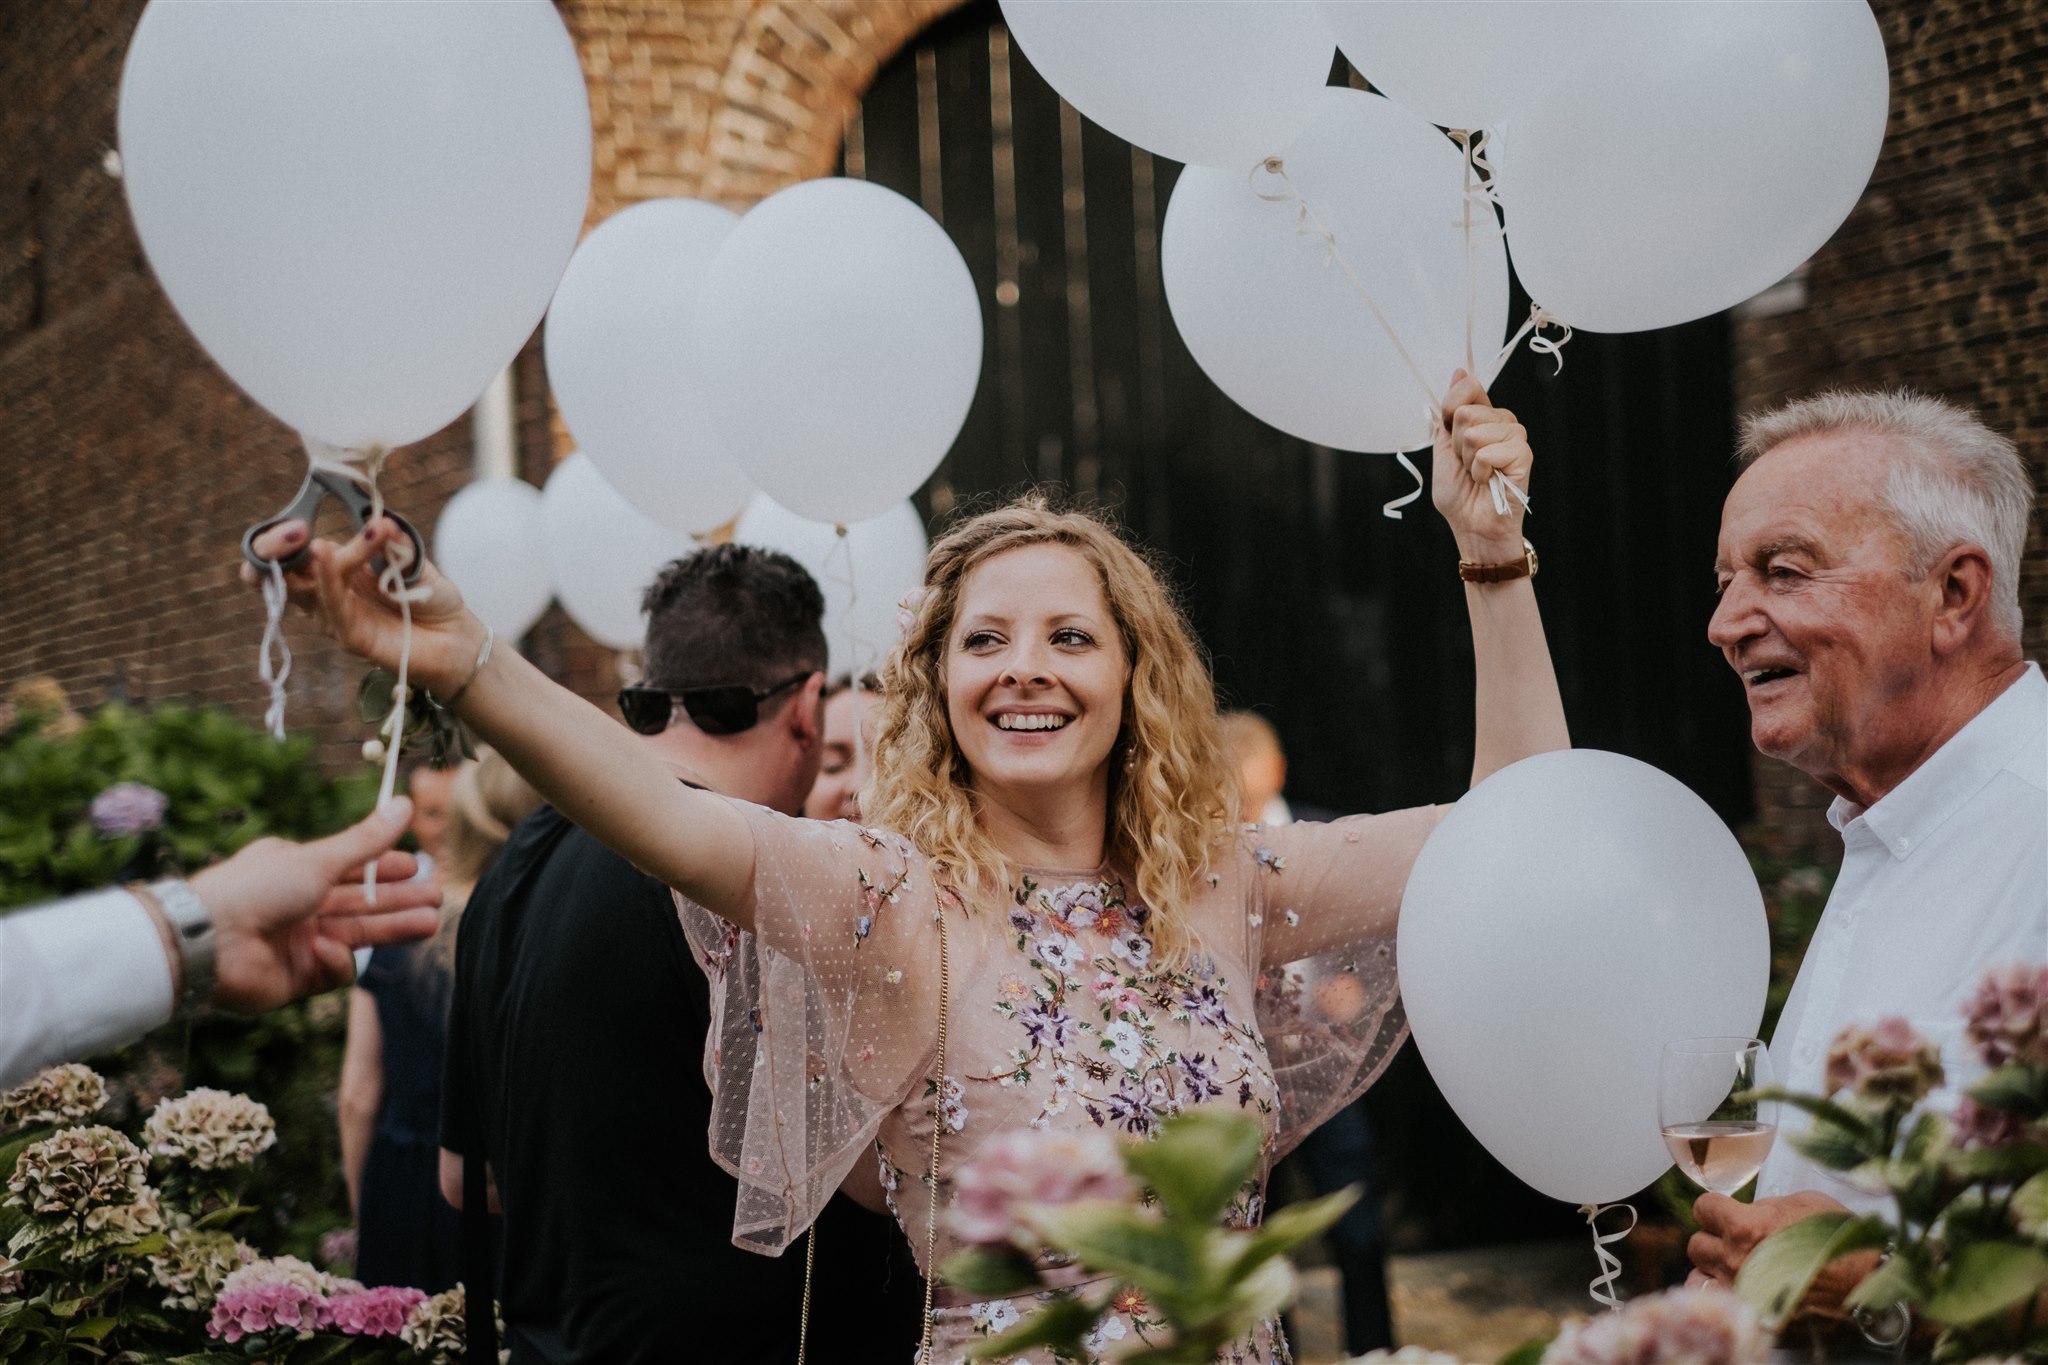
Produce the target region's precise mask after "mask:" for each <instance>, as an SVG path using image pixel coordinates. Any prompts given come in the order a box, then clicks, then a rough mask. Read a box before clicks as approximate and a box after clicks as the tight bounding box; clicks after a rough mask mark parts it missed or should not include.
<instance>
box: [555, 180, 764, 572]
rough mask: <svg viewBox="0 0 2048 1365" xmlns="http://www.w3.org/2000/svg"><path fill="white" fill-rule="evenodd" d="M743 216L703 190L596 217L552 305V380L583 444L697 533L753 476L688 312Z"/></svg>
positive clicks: (663, 513) (671, 521)
mask: <svg viewBox="0 0 2048 1365" xmlns="http://www.w3.org/2000/svg"><path fill="white" fill-rule="evenodd" d="M739 221H740V217H739V215H738V214H736V213H734V212H733V211H732V210H731V209H727V208H720V207H719V206H718V205H716V204H707V203H704V202H702V201H701V200H696V199H650V200H648V201H646V202H645V203H640V204H635V205H633V206H632V207H631V208H627V209H623V210H621V211H620V212H618V213H615V214H613V215H612V216H611V217H609V218H607V219H605V220H604V221H603V222H602V223H599V224H598V225H597V227H596V228H595V229H594V230H593V231H592V232H591V234H590V235H589V236H588V237H585V238H584V239H583V244H582V245H581V246H579V247H577V248H576V254H575V256H573V257H571V258H570V261H569V269H568V270H567V271H566V272H565V273H564V274H563V275H562V284H561V287H560V288H559V289H557V290H556V291H555V301H554V303H552V304H551V305H549V307H548V322H547V332H546V348H547V352H546V353H547V365H548V387H549V388H550V389H552V390H553V391H554V395H555V402H556V404H557V405H558V406H559V407H560V408H561V410H562V420H563V422H565V423H566V424H567V425H568V427H569V434H570V435H572V436H574V437H575V438H576V444H577V446H578V447H579V448H580V449H581V450H582V451H583V453H584V454H585V455H588V456H589V457H590V459H591V461H592V462H593V463H594V464H596V465H597V467H598V469H599V471H600V472H602V473H603V475H604V477H605V482H607V483H609V484H611V486H612V487H614V488H616V489H618V490H619V491H620V492H621V493H623V494H625V495H626V500H627V501H628V502H631V503H632V504H633V505H634V506H635V507H637V508H639V509H640V510H641V511H642V512H644V513H646V514H647V515H648V516H650V517H652V518H653V519H654V520H656V521H658V522H660V523H662V524H663V525H664V526H673V527H675V528H676V529H677V530H679V531H694V532H697V533H699V534H702V533H704V532H708V531H710V530H712V529H713V528H715V527H718V526H722V525H724V524H725V523H726V522H728V521H731V520H732V519H733V518H734V517H735V516H737V515H739V511H740V509H741V508H742V507H744V506H745V505H746V502H747V495H748V494H750V493H751V492H753V486H752V485H751V484H749V483H748V482H747V476H746V475H744V474H742V473H741V472H740V467H739V465H737V464H736V463H734V461H733V458H732V456H731V455H730V454H728V453H727V452H726V450H725V447H724V445H723V443H722V442H721V441H720V440H719V438H718V434H717V433H716V431H715V430H713V428H712V424H711V418H710V415H709V414H708V413H706V412H705V410H704V395H703V393H702V391H701V389H700V388H699V385H698V375H697V364H696V358H695V356H694V355H693V353H692V351H691V347H690V318H691V315H692V313H693V312H694V311H695V309H696V303H697V293H698V290H699V289H700V288H701V287H702V285H703V283H704V276H705V272H706V271H707V270H709V269H710V266H711V260H712V258H713V257H714V256H716V255H717V254H718V249H719V247H720V246H722V245H723V244H724V242H725V239H726V238H727V237H728V236H729V235H731V233H732V230H733V227H734V225H736V224H737V223H738V222H739Z"/></svg>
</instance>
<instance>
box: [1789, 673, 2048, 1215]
mask: <svg viewBox="0 0 2048 1365" xmlns="http://www.w3.org/2000/svg"><path fill="white" fill-rule="evenodd" d="M1828 822H1829V823H1830V824H1832V825H1833V826H1834V827H1835V828H1836V829H1837V830H1839V831H1840V832H1841V835H1842V844H1843V854H1842V872H1841V876H1840V877H1838V878H1837V879H1836V881H1835V889H1834V891H1833V893H1832V894H1831V895H1830V896H1829V897H1828V904H1827V909H1826V910H1824V911H1823V912H1822V914H1821V919H1820V923H1819V925H1818V926H1816V928H1815V929H1814V934H1813V941H1812V943H1811V944H1810V945H1809V946H1808V948H1807V950H1806V959H1805V961H1804V962H1802V963H1801V964H1800V966H1799V975H1798V977H1797V979H1796V980H1794V982H1793V983H1792V994H1791V996H1790V998H1789V999H1787V1000H1786V1002H1785V1012H1784V1014H1783V1015H1782V1016H1781V1017H1780V1018H1779V1020H1778V1028H1777V1032H1776V1034H1775V1035H1774V1036H1773V1037H1772V1039H1771V1059H1772V1063H1773V1065H1774V1067H1775V1069H1776V1072H1777V1076H1778V1081H1779V1083H1780V1084H1781V1085H1784V1086H1786V1087H1787V1088H1789V1089H1793V1090H1801V1091H1805V1092H1808V1093H1810V1094H1818V1093H1820V1092H1821V1090H1822V1088H1823V1080H1822V1078H1823V1075H1824V1073H1825V1070H1826V1066H1827V1054H1828V1045H1829V1044H1830V1043H1832V1042H1833V1041H1834V1039H1835V1036H1836V1035H1837V1034H1839V1033H1840V1032H1841V1031H1842V1030H1843V1029H1844V1028H1846V1027H1848V1026H1849V1025H1851V1024H1857V1023H1875V1022H1876V1021H1877V1020H1878V1018H1879V1017H1880V1016H1883V1015H1887V1014H1899V1015H1904V1016H1905V1017H1906V1018H1907V1019H1909V1020H1911V1021H1912V1023H1913V1025H1914V1026H1915V1027H1916V1028H1918V1029H1919V1030H1920V1032H1921V1033H1922V1034H1924V1035H1925V1036H1926V1037H1927V1038H1928V1039H1929V1040H1930V1041H1933V1042H1935V1043H1938V1044H1940V1045H1941V1049H1942V1062H1943V1064H1944V1066H1945V1067H1946V1069H1947V1071H1948V1077H1949V1082H1950V1086H1949V1089H1948V1091H1947V1092H1946V1093H1945V1094H1944V1095H1943V1096H1942V1097H1940V1098H1939V1099H1938V1100H1937V1104H1946V1105H1952V1104H1953V1103H1954V1099H1955V1093H1956V1091H1957V1090H1958V1089H1959V1088H1961V1087H1963V1086H1967V1085H1968V1084H1969V1083H1970V1081H1972V1080H1973V1079H1975V1078H1976V1077H1977V1076H1978V1075H1981V1074H1982V1072H1983V1069H1984V1068H1983V1064H1982V1063H1981V1062H1979V1061H1978V1060H1977V1059H1976V1058H1975V1057H1974V1056H1973V1055H1971V1053H1970V1050H1969V1049H1968V1047H1967V1046H1966V1045H1965V1044H1964V1042H1963V1038H1962V1020H1961V1012H1962V1007H1963V1004H1964V1002H1965V1001H1966V1000H1967V999H1968V998H1969V997H1970V995H1971V994H1973V993H1974V992H1975V990H1976V987H1977V984H1978V982H1979V981H1980V980H1981V979H1982V978H1983V975H1984V973H1985V971H1986V970H1987V969H1989V968H1991V967H1994V966H1998V965H2000V964H2002V963H2006V962H2016V961H2026V962H2040V961H2044V960H2048V681H2044V680H2043V678H2042V675H2041V670H2040V668H2039V667H2038V666H2037V665H2034V664H2029V665H2027V671H2026V673H2025V674H2024V675H2023V676H2022V677H2020V678H2019V679H2018V680H2017V681H2015V682H2014V683H2013V684H2012V685H2011V686H2009V687H2007V688H2006V690H2005V691H2004V692H2003V693H2001V694H2000V695H1999V696H1998V697H1997V698H1996V699H1995V700H1994V701H1993V702H1992V703H1991V704H1990V705H1989V706H1987V707H1985V708H1984V709H1983V710H1982V711H1980V712H1978V713H1977V715H1976V716H1975V718H1973V719H1972V720H1971V721H1970V723H1969V724H1968V725H1965V726H1964V727H1963V728H1962V729H1961V730H1959V731H1957V732H1956V734H1955V735H1954V737H1953V738H1951V739H1950V740H1949V742H1948V743H1946V744H1944V745H1942V746H1941V748H1939V749H1938V750H1936V751H1935V752H1934V753H1933V754H1932V755H1931V756H1930V757H1929V758H1928V759H1927V761H1926V762H1924V763H1922V764H1921V765H1920V766H1919V767H1918V768H1916V769H1914V770H1913V772H1912V773H1911V775H1909V776H1908V777H1907V778H1906V780H1905V781H1903V782H1901V783H1900V784H1899V785H1898V786H1897V787H1895V788H1893V789H1892V790H1891V791H1890V792H1888V793H1886V794H1885V796H1884V797H1882V798H1881V799H1880V800H1879V801H1878V802H1877V803H1876V804H1875V805H1872V806H1869V807H1867V808H1866V807H1863V806H1858V805H1856V804H1855V803H1854V802H1851V801H1846V800H1842V799H1840V798H1837V799H1836V801H1835V803H1834V805H1833V806H1832V807H1830V808H1829V810H1828ZM1780 1117H1781V1123H1782V1125H1783V1127H1782V1128H1781V1131H1780V1134H1779V1141H1778V1143H1777V1145H1776V1146H1775V1147H1774V1148H1773V1149H1772V1151H1771V1156H1770V1160H1769V1161H1768V1162H1766V1163H1765V1165H1764V1169H1763V1174H1762V1176H1761V1177H1760V1178H1759V1180H1758V1184H1757V1194H1758V1195H1759V1196H1760V1197H1766V1196H1774V1195H1784V1194H1791V1193H1793V1192H1795V1191H1798V1190H1818V1191H1820V1192H1821V1193H1822V1194H1826V1195H1829V1196H1831V1197H1833V1198H1835V1199H1838V1200H1840V1201H1841V1202H1842V1203H1844V1204H1847V1205H1848V1206H1849V1207H1851V1208H1854V1209H1859V1210H1868V1211H1882V1210H1885V1209H1888V1208H1889V1204H1888V1203H1887V1202H1886V1200H1884V1199H1882V1198H1879V1197H1876V1196H1874V1195H1870V1194H1867V1193H1864V1192H1861V1191H1858V1190H1855V1189H1853V1188H1852V1187H1850V1186H1849V1185H1847V1184H1845V1183H1844V1182H1843V1181H1842V1179H1841V1178H1840V1176H1839V1175H1837V1174H1836V1173H1835V1172H1832V1171H1828V1170H1825V1169H1824V1168H1821V1167H1818V1166H1815V1165H1814V1164H1813V1163H1812V1162H1809V1161H1808V1160H1806V1158H1805V1157H1803V1156H1801V1155H1800V1154H1799V1153H1798V1152H1797V1151H1795V1150H1793V1149H1792V1147H1791V1146H1790V1144H1789V1143H1788V1142H1786V1141H1785V1138H1786V1136H1787V1135H1789V1134H1790V1133H1792V1132H1795V1131H1797V1130H1798V1129H1799V1128H1801V1127H1803V1126H1804V1121H1803V1119H1802V1118H1801V1116H1800V1115H1799V1114H1798V1113H1797V1112H1796V1111H1794V1110H1791V1109H1789V1108H1787V1109H1786V1110H1785V1111H1784V1112H1783V1113H1782V1115H1781V1116H1780Z"/></svg>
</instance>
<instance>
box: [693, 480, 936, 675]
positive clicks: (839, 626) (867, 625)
mask: <svg viewBox="0 0 2048 1365" xmlns="http://www.w3.org/2000/svg"><path fill="white" fill-rule="evenodd" d="M732 538H733V540H734V541H736V542H737V543H739V544H741V545H761V546H765V547H767V548H768V549H771V550H780V551H782V553H784V554H786V555H788V556H789V557H790V558H791V559H794V560H795V561H796V562H797V563H799V564H801V565H803V566H804V568H806V569H808V570H810V574H811V577H813V578H815V579H817V580H818V587H819V588H820V589H821V590H823V592H824V594H825V643H826V646H827V648H828V649H829V650H830V652H831V663H830V664H829V665H827V672H829V673H830V674H831V676H833V677H835V678H837V677H839V676H841V675H842V674H851V675H853V676H855V677H859V676H861V675H863V674H867V673H872V672H874V671H875V670H876V669H877V668H879V667H881V664H882V660H883V659H884V658H885V657H887V655H888V653H889V651H890V650H891V649H894V648H895V647H896V640H897V636H898V634H899V631H898V628H897V624H896V609H897V604H898V603H899V602H901V601H902V600H903V597H904V595H905V594H906V593H908V592H910V590H911V589H913V588H916V587H918V586H919V585H921V584H922V583H923V582H924V561H925V554H926V551H927V550H928V549H929V548H930V547H929V544H928V543H927V541H926V540H925V534H924V519H923V518H922V517H920V516H918V514H917V509H916V508H915V507H912V506H911V505H910V504H909V503H907V502H901V503H898V504H896V506H894V507H892V508H890V509H889V510H888V511H886V512H884V513H882V515H880V516H878V517H871V518H869V519H868V520H866V521H856V522H854V523H853V524H851V525H850V526H848V527H847V528H846V535H845V537H844V538H842V537H841V536H840V535H839V532H838V529H837V528H836V527H833V526H828V525H826V524H825V523H823V522H818V521H810V520H808V519H806V518H804V517H800V516H798V515H797V514H796V513H794V512H792V511H790V510H789V509H788V508H786V507H783V506H782V505H781V504H779V503H777V502H775V501H774V500H773V499H772V498H769V497H767V496H765V495H760V494H757V495H756V496H755V498H754V500H753V501H752V502H750V503H748V504H747V510H746V511H745V512H743V513H741V514H740V519H739V524H738V525H736V526H735V527H733V532H732Z"/></svg>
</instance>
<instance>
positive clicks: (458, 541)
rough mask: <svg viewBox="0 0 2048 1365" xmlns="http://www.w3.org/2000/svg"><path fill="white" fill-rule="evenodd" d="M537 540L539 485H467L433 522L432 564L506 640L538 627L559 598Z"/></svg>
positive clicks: (503, 482) (519, 481) (520, 482)
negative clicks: (536, 622)
mask: <svg viewBox="0 0 2048 1365" xmlns="http://www.w3.org/2000/svg"><path fill="white" fill-rule="evenodd" d="M540 544H541V541H540V490H539V489H538V488H535V487H534V486H533V485H532V484H530V483H527V482H525V481H524V480H522V479H482V480H479V481H478V482H476V483H472V484H469V485H467V486H466V487H464V488H462V489H460V490H458V491H457V492H456V494H455V496H454V497H452V498H450V499H448V505H447V506H446V507H443V508H442V509H441V516H440V519H439V520H438V521H436V522H435V523H434V563H435V564H436V565H437V566H438V567H439V568H440V570H441V572H442V573H444V574H446V575H448V577H449V579H450V581H452V582H453V583H454V584H455V586H456V587H458V588H460V589H461V590H462V600H463V601H465V602H467V603H468V604H469V609H470V610H471V611H473V612H475V613H476V614H477V616H478V617H479V618H480V619H481V620H482V621H483V622H484V624H485V625H487V626H489V627H490V628H491V629H492V630H495V631H497V632H498V634H500V635H502V636H504V637H505V638H506V640H507V641H508V642H509V641H512V640H517V639H518V638H519V637H520V636H522V635H524V634H526V632H527V631H529V630H531V629H533V623H534V622H535V621H538V620H539V619H540V614H541V613H542V612H544V611H546V610H547V609H548V602H549V600H550V599H551V598H553V597H554V595H555V591H554V585H553V583H552V582H551V581H550V580H549V578H548V566H547V560H546V559H544V558H543V557H542V555H541V548H540Z"/></svg>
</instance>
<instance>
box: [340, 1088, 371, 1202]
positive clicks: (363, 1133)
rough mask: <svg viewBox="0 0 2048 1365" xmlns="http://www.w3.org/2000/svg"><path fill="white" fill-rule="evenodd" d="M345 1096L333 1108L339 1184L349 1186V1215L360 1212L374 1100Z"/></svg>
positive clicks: (345, 1094)
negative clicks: (338, 1141) (337, 1133)
mask: <svg viewBox="0 0 2048 1365" xmlns="http://www.w3.org/2000/svg"><path fill="white" fill-rule="evenodd" d="M378 1098H379V1097H371V1098H369V1099H368V1101H367V1102H365V1100H364V1097H362V1096H360V1095H357V1096H351V1095H349V1094H347V1093H346V1092H344V1093H343V1095H342V1096H341V1099H340V1100H339V1102H338V1103H337V1104H336V1106H335V1107H336V1110H337V1111H338V1114H339V1117H340V1127H341V1183H342V1184H344V1185H346V1186H348V1211H349V1213H350V1214H351V1215H357V1214H360V1212H361V1211H362V1194H363V1167H364V1165H365V1164H367V1162H368V1161H369V1158H370V1139H371V1138H372V1137H373V1136H374V1135H375V1134H376V1131H377V1100H378Z"/></svg>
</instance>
